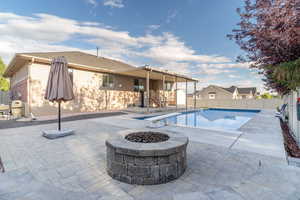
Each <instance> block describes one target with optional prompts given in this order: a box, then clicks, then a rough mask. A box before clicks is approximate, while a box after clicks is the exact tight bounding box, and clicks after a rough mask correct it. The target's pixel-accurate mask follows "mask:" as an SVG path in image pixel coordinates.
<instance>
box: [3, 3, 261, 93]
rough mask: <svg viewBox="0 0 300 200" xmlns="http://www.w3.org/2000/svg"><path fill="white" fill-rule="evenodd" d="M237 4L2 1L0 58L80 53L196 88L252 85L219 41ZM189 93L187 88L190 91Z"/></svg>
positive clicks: (254, 78)
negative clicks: (157, 71) (182, 79)
mask: <svg viewBox="0 0 300 200" xmlns="http://www.w3.org/2000/svg"><path fill="white" fill-rule="evenodd" d="M242 6H243V0H226V1H220V0H151V1H149V0H47V1H46V0H43V1H41V0H26V1H24V0H2V1H1V5H0V47H1V48H0V57H2V59H3V60H4V62H5V63H6V64H8V63H9V61H10V60H11V59H12V57H13V55H14V54H15V53H21V52H47V51H84V52H87V53H91V54H96V47H99V54H100V56H103V57H108V58H113V59H117V60H121V61H124V62H127V63H129V64H132V65H134V66H137V67H139V66H144V65H146V64H147V65H150V66H152V67H157V68H161V69H166V70H170V71H173V72H177V73H182V74H185V75H188V76H192V77H194V78H198V79H199V83H198V85H197V87H198V88H199V89H200V88H202V87H206V86H208V85H211V84H215V85H219V86H222V87H229V86H231V85H236V86H240V87H258V89H259V90H263V82H262V81H261V78H262V77H261V75H258V74H257V71H255V70H253V69H251V70H250V69H249V63H236V62H235V60H236V57H237V56H238V55H241V54H243V52H242V51H241V50H240V49H239V47H238V46H237V45H236V44H235V43H234V41H230V40H229V39H228V38H227V37H226V35H227V34H229V33H230V32H231V30H232V29H233V28H235V27H236V24H237V23H238V22H239V16H238V15H237V13H236V8H238V7H242ZM190 87H192V86H190Z"/></svg>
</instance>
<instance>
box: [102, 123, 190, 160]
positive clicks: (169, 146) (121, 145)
mask: <svg viewBox="0 0 300 200" xmlns="http://www.w3.org/2000/svg"><path fill="white" fill-rule="evenodd" d="M136 132H159V133H163V134H166V135H168V136H169V139H168V140H167V141H164V142H157V143H138V142H130V141H128V140H126V139H125V136H126V135H128V134H130V133H136ZM119 134H120V135H121V137H120V138H118V139H108V140H106V145H108V146H110V147H112V148H114V149H115V151H116V153H120V154H126V155H131V156H164V155H170V154H173V153H176V152H179V151H180V150H181V149H182V147H184V146H186V145H187V144H188V141H189V140H188V137H186V136H185V135H183V134H179V133H170V132H165V131H158V130H156V131H152V130H145V129H144V130H126V131H121V132H119Z"/></svg>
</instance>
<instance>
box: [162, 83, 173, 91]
mask: <svg viewBox="0 0 300 200" xmlns="http://www.w3.org/2000/svg"><path fill="white" fill-rule="evenodd" d="M172 86H173V83H172V82H169V81H166V82H165V88H164V90H166V91H171V90H172Z"/></svg>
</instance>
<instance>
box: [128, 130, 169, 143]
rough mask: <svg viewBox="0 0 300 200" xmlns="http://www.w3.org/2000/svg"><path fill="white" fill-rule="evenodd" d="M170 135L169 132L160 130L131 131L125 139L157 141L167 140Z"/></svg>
mask: <svg viewBox="0 0 300 200" xmlns="http://www.w3.org/2000/svg"><path fill="white" fill-rule="evenodd" d="M169 138H170V137H169V136H168V135H167V134H163V133H158V132H150V131H148V132H137V133H130V134H128V135H126V136H125V139H126V140H128V141H130V142H140V143H157V142H164V141H167V140H168V139H169Z"/></svg>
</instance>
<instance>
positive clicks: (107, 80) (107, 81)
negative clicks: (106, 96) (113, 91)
mask: <svg viewBox="0 0 300 200" xmlns="http://www.w3.org/2000/svg"><path fill="white" fill-rule="evenodd" d="M101 87H104V88H113V87H114V77H113V75H111V74H103V75H102V84H101Z"/></svg>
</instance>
